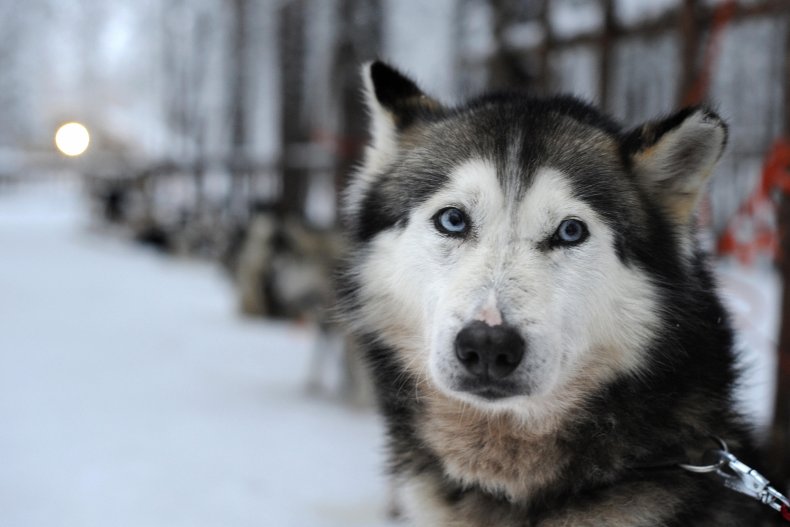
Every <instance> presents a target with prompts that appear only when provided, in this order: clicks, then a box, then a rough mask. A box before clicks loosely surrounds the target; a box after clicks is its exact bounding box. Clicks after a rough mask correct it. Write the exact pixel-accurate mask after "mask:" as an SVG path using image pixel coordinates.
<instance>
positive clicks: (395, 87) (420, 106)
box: [362, 61, 443, 157]
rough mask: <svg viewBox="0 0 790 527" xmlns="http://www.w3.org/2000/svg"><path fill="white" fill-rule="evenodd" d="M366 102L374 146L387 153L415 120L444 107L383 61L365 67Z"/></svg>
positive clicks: (393, 148) (385, 154) (384, 153)
mask: <svg viewBox="0 0 790 527" xmlns="http://www.w3.org/2000/svg"><path fill="white" fill-rule="evenodd" d="M362 79H363V82H364V86H365V102H366V103H367V107H368V111H369V112H370V121H371V122H370V135H371V147H372V148H373V150H375V151H376V153H377V154H378V155H379V156H384V157H387V156H388V155H389V154H392V153H393V152H394V151H395V150H397V147H398V136H399V135H400V134H401V132H403V131H404V130H405V129H407V128H408V127H409V126H411V125H412V124H414V123H415V122H417V121H419V120H421V119H424V118H428V117H430V116H431V115H435V114H437V113H439V112H441V111H442V110H443V107H442V105H441V104H440V103H439V102H438V101H436V100H435V99H432V98H431V97H428V96H427V95H425V93H423V91H422V90H421V89H420V88H419V87H418V86H417V84H416V83H415V82H414V81H413V80H411V79H410V78H408V77H407V76H406V75H404V74H403V73H401V72H399V71H398V70H396V69H395V68H393V67H392V66H390V65H388V64H385V63H384V62H381V61H375V62H371V63H368V64H365V65H364V66H363V67H362Z"/></svg>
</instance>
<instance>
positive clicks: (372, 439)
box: [0, 184, 778, 527]
mask: <svg viewBox="0 0 790 527" xmlns="http://www.w3.org/2000/svg"><path fill="white" fill-rule="evenodd" d="M85 211H86V207H85V205H84V204H83V203H80V202H79V199H78V194H77V192H76V191H75V188H74V187H72V186H69V185H67V184H64V185H60V186H56V187H54V188H53V187H52V186H51V185H49V186H42V185H30V186H26V187H23V188H20V189H14V190H10V191H9V190H4V189H3V188H2V187H0V526H3V527H32V526H42V527H52V526H55V525H58V526H60V525H64V526H66V525H68V526H71V525H75V526H76V525H79V526H81V527H84V526H102V527H104V526H110V525H111V526H113V527H122V526H127V525H128V526H134V527H140V526H145V527H156V526H168V527H174V526H185V527H186V526H190V527H199V526H202V525H205V526H208V525H211V526H216V525H228V526H234V527H237V526H253V525H254V526H268V525H277V526H300V527H301V526H304V527H321V526H343V527H353V526H355V525H358V526H375V525H385V522H384V520H383V519H382V518H383V511H384V508H385V504H386V495H387V491H386V488H387V486H386V482H385V479H384V478H383V477H382V475H381V466H382V459H381V458H382V446H381V430H380V424H379V422H378V421H377V419H376V417H375V416H374V415H372V413H370V412H369V411H368V412H366V411H360V410H356V411H355V410H351V409H348V408H345V407H343V406H341V405H339V404H338V403H336V402H331V401H326V400H321V399H317V398H314V397H309V396H307V395H306V393H305V390H304V385H305V379H306V376H307V370H308V362H309V358H310V352H311V349H312V346H313V344H314V342H313V336H312V335H311V334H310V333H309V332H308V331H306V330H303V329H299V328H295V327H293V326H285V325H277V324H272V323H266V322H262V321H259V320H256V321H252V320H244V319H242V318H240V317H239V316H238V315H237V314H236V309H235V305H234V301H233V295H232V292H231V290H230V286H229V284H228V283H227V281H226V280H225V279H224V277H222V276H221V273H220V272H219V271H218V270H217V269H216V268H215V267H214V266H212V265H210V264H206V263H196V262H192V261H182V260H176V259H172V258H166V257H162V256H159V255H156V254H153V253H151V252H148V251H146V250H144V249H142V248H140V247H138V246H134V245H131V244H129V243H128V242H125V241H123V240H120V239H117V238H113V237H110V236H107V235H106V234H101V233H98V232H96V231H95V230H91V229H90V228H89V227H88V221H87V218H86V212H85ZM720 275H721V277H722V281H723V285H724V289H725V294H726V296H727V298H728V301H729V303H730V304H731V305H732V307H733V309H734V311H735V313H736V316H735V319H736V323H737V324H738V326H739V327H740V328H742V330H743V341H744V348H745V349H746V350H747V352H746V353H747V356H746V362H747V363H749V364H750V368H749V370H748V371H749V377H748V379H747V381H746V383H745V388H746V389H745V390H744V391H743V394H744V397H743V398H744V401H745V405H746V408H747V409H748V411H749V413H750V414H751V415H752V416H753V417H754V419H755V421H756V422H757V423H758V424H764V423H765V421H766V419H767V418H768V415H769V412H770V398H771V390H772V385H771V381H772V374H771V371H772V370H771V368H772V367H773V363H772V353H773V348H772V346H773V345H774V343H775V336H774V335H775V330H776V307H777V302H778V284H777V281H776V278H775V277H774V276H773V275H771V274H770V273H765V272H762V273H760V272H754V271H747V270H744V269H741V268H738V267H736V266H733V265H721V266H720Z"/></svg>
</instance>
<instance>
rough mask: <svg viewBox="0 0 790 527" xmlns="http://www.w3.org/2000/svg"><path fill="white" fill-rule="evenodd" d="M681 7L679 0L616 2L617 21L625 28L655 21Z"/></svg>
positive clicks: (629, 0)
mask: <svg viewBox="0 0 790 527" xmlns="http://www.w3.org/2000/svg"><path fill="white" fill-rule="evenodd" d="M679 6H680V1H679V0H651V1H650V2H645V0H615V4H614V11H615V17H616V18H617V21H618V22H619V23H620V24H622V25H625V26H630V25H635V24H637V23H639V22H644V21H645V20H650V19H655V18H658V17H660V16H662V15H665V14H667V13H668V12H669V11H671V10H674V9H677V8H678V7H679Z"/></svg>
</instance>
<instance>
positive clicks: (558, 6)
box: [548, 0, 604, 38]
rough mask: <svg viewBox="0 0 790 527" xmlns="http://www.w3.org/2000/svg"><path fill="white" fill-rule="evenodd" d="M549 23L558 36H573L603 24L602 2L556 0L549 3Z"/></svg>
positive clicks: (596, 28)
mask: <svg viewBox="0 0 790 527" xmlns="http://www.w3.org/2000/svg"><path fill="white" fill-rule="evenodd" d="M548 5H549V13H548V15H549V23H550V24H551V30H552V32H553V33H554V36H555V37H556V38H573V37H575V36H578V35H582V34H585V33H591V32H593V31H596V30H598V29H599V28H600V27H602V26H603V18H604V13H603V10H602V9H601V4H600V2H597V1H591V0H556V1H554V2H550V3H549V4H548Z"/></svg>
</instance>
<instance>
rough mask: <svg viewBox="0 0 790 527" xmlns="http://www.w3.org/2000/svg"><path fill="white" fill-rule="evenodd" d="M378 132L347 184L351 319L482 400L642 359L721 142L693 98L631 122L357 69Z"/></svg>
mask: <svg viewBox="0 0 790 527" xmlns="http://www.w3.org/2000/svg"><path fill="white" fill-rule="evenodd" d="M364 77H365V83H366V97H367V101H368V106H369V110H370V114H371V122H372V126H371V134H372V140H371V144H370V146H369V148H368V150H367V152H366V157H365V160H364V164H363V166H362V167H361V169H360V170H359V171H358V173H357V174H355V176H354V178H353V179H352V181H351V183H350V185H349V188H348V190H347V194H346V203H345V213H346V220H347V223H348V227H349V229H350V232H351V236H352V238H353V240H354V241H355V242H356V243H355V246H356V249H355V254H354V255H353V258H354V259H355V263H354V265H353V275H352V276H351V280H352V282H353V284H354V288H355V292H354V305H355V306H356V307H355V308H354V309H353V318H354V322H355V323H356V324H357V326H358V329H359V330H360V331H361V332H363V333H366V334H367V335H375V336H376V338H378V339H380V340H381V341H382V342H383V343H384V344H386V345H388V346H389V347H391V348H392V349H394V350H396V353H397V355H398V361H399V364H400V365H401V367H402V368H403V369H404V370H405V371H408V372H410V373H411V374H413V375H415V376H416V377H418V378H419V379H420V381H423V382H427V383H430V384H431V385H432V386H433V387H434V388H436V389H438V390H440V391H442V392H444V393H445V394H447V395H450V396H452V397H456V398H459V399H462V400H465V401H468V402H471V403H472V404H475V405H477V406H480V407H482V408H494V409H495V408H508V409H516V410H517V409H518V408H521V407H524V406H525V405H529V402H530V400H533V401H534V400H536V399H538V398H543V397H546V396H549V397H551V396H553V395H556V394H558V393H560V392H561V391H562V390H563V389H564V388H566V387H568V386H569V384H571V383H574V384H575V385H577V386H578V385H579V384H584V385H586V386H598V385H601V384H602V383H605V382H607V381H608V380H610V379H613V378H615V377H617V376H620V375H638V374H639V372H640V371H641V370H642V368H643V367H644V366H645V364H646V363H647V361H648V358H647V350H648V349H649V347H650V345H651V342H652V341H653V339H654V338H655V337H656V335H658V334H661V333H662V332H663V333H664V334H665V333H666V332H667V331H671V328H669V327H668V325H669V324H672V317H671V316H667V314H666V313H664V312H663V311H662V309H663V307H662V306H663V304H662V303H661V295H662V294H664V293H663V292H662V291H663V290H664V289H663V288H665V286H666V284H667V283H671V282H672V281H673V278H674V277H675V276H679V275H681V274H684V270H687V269H685V266H688V265H690V264H689V262H690V261H691V260H692V259H693V258H694V253H695V250H696V243H695V240H694V229H693V223H694V221H693V218H694V210H695V207H696V204H697V202H698V199H699V195H700V191H701V190H702V188H703V187H704V184H705V182H706V180H707V177H708V175H709V174H710V172H711V169H712V167H713V165H714V164H715V162H716V160H717V159H718V158H719V156H720V154H721V152H722V150H723V148H724V145H725V142H726V136H727V133H726V126H725V125H724V123H723V122H722V120H721V119H720V118H719V117H718V116H716V115H715V114H714V113H712V112H711V111H709V110H707V109H704V108H690V109H686V110H683V111H681V112H679V113H676V114H675V115H672V116H670V117H668V118H665V119H661V120H657V121H654V122H649V123H647V124H645V125H643V126H641V127H638V128H636V129H634V130H633V131H631V132H628V133H623V132H621V131H620V128H619V126H618V125H617V124H615V123H614V122H612V121H610V120H609V119H608V118H606V117H605V116H603V115H602V114H600V113H599V112H598V111H596V110H595V109H593V108H591V107H590V106H588V105H586V104H584V103H582V102H580V101H578V100H576V99H573V98H570V97H559V98H551V99H534V98H529V97H526V96H523V95H498V96H489V97H484V98H480V99H478V100H474V101H472V102H470V103H469V104H467V105H464V106H460V107H457V108H449V107H445V106H444V105H442V104H440V103H439V102H437V101H436V100H434V99H432V98H430V97H428V96H426V95H425V94H424V93H423V92H422V91H421V90H420V89H419V88H418V87H417V85H416V84H415V83H414V82H413V81H411V80H410V79H408V78H406V77H405V76H403V75H402V74H400V73H399V72H397V71H395V70H394V69H392V68H391V67H389V66H387V65H385V64H383V63H380V62H376V63H373V64H370V65H367V66H366V67H365V68H364Z"/></svg>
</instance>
